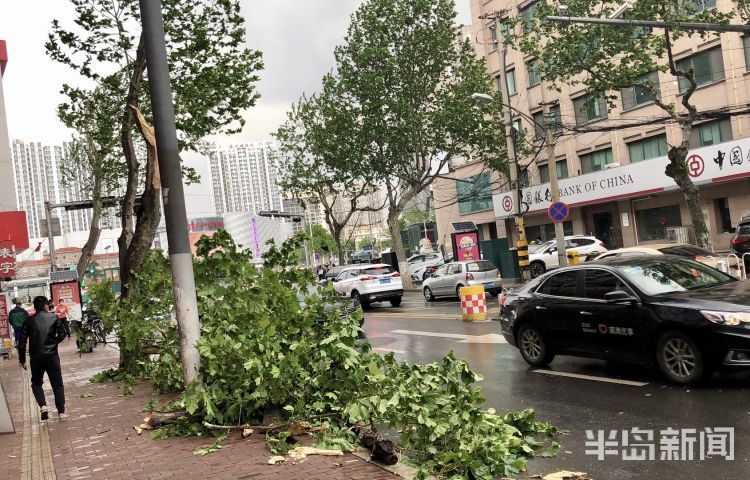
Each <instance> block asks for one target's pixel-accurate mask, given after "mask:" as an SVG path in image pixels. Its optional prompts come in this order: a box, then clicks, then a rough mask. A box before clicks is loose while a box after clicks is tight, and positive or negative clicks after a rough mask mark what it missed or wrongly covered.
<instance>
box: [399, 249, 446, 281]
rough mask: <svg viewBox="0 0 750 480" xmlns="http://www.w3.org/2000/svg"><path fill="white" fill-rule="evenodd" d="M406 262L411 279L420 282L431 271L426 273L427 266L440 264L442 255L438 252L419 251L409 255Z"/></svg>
mask: <svg viewBox="0 0 750 480" xmlns="http://www.w3.org/2000/svg"><path fill="white" fill-rule="evenodd" d="M407 262H408V263H409V272H411V278H412V280H414V281H416V282H422V281H424V280H425V279H426V278H427V277H429V276H430V273H432V272H429V273H428V272H427V268H428V267H437V266H439V265H441V264H442V262H443V256H442V255H440V254H439V253H420V254H419V255H413V256H411V257H409V259H408V260H407Z"/></svg>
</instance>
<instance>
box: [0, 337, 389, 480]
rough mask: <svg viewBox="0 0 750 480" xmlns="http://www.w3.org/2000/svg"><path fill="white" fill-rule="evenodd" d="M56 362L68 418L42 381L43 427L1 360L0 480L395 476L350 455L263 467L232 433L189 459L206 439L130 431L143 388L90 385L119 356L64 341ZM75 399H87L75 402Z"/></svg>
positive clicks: (256, 453) (147, 391)
mask: <svg viewBox="0 0 750 480" xmlns="http://www.w3.org/2000/svg"><path fill="white" fill-rule="evenodd" d="M60 357H61V363H62V365H63V378H64V381H65V394H66V401H67V405H66V411H67V413H68V414H69V419H68V420H66V421H64V422H59V421H58V420H57V413H56V412H55V411H54V401H53V397H52V392H51V390H50V389H49V383H48V382H47V379H46V377H45V391H46V393H47V404H48V405H52V407H51V409H52V411H51V412H50V420H49V422H48V423H47V424H46V425H45V424H44V423H41V422H39V420H38V418H39V417H38V408H37V407H36V405H35V404H34V403H33V397H32V396H31V392H30V387H29V386H28V383H24V382H28V375H26V376H24V374H23V370H22V369H21V368H20V367H19V366H18V357H17V356H14V357H12V358H11V359H10V360H9V361H5V362H2V361H0V362H2V363H0V381H2V384H3V388H4V389H5V392H6V394H7V396H8V404H9V406H10V409H11V415H12V416H13V422H14V425H15V428H16V433H15V434H0V480H6V479H7V480H16V479H19V478H20V479H30V480H42V479H55V478H57V479H65V480H68V479H76V480H78V479H85V478H88V479H113V480H114V479H133V480H136V479H138V480H139V479H166V478H175V479H177V478H195V479H202V478H211V479H220V480H221V479H227V480H229V479H231V480H249V479H253V480H256V479H279V480H281V479H289V478H300V479H302V478H304V479H311V480H313V479H320V480H323V479H326V480H329V479H333V480H359V479H362V480H396V479H398V478H399V477H397V476H395V475H394V474H392V473H389V472H387V471H385V470H382V469H381V468H379V467H377V466H375V465H372V464H370V463H367V462H366V461H364V460H361V459H359V458H357V457H355V456H353V455H345V456H343V457H320V456H310V457H308V458H307V459H305V460H304V461H303V462H301V463H298V464H296V465H291V464H289V465H278V466H272V465H268V463H267V462H268V459H269V458H270V457H271V456H272V455H271V453H270V452H269V451H268V449H267V448H266V446H265V440H264V437H263V436H262V435H253V436H251V437H250V438H248V439H242V438H240V437H239V433H237V434H236V435H232V436H231V437H230V438H228V439H227V440H226V441H225V442H224V443H223V448H222V449H221V450H219V451H218V452H215V453H212V454H210V455H208V456H205V457H199V456H196V455H193V453H192V452H193V450H195V449H197V448H202V447H206V446H208V445H209V444H211V442H212V441H213V439H211V438H199V437H193V438H169V439H161V440H153V439H152V438H151V436H150V435H149V432H148V431H144V432H143V434H142V435H138V434H137V433H136V432H135V430H134V429H133V425H140V424H141V423H142V422H143V417H144V413H143V412H142V409H143V406H144V405H145V404H146V403H147V402H148V401H149V400H150V399H151V398H156V399H157V401H158V395H156V394H154V393H153V392H152V390H151V388H150V386H148V385H146V384H142V385H136V386H134V387H133V395H132V396H122V388H121V386H119V385H117V384H113V383H102V384H94V383H90V382H89V378H91V376H92V375H93V374H94V373H96V372H98V371H101V370H104V369H107V368H111V367H113V366H115V365H116V363H117V358H118V351H117V350H116V349H115V348H114V347H111V346H106V347H105V346H101V345H100V346H99V347H97V348H96V349H95V350H94V352H93V353H89V354H84V355H83V356H82V357H80V358H79V355H78V353H77V351H76V350H75V343H74V342H73V341H72V340H70V341H65V342H63V343H62V344H61V347H60ZM82 394H91V395H92V396H91V397H89V398H81V395H82ZM24 401H26V403H27V407H26V410H27V412H26V417H25V418H24ZM32 408H33V410H32ZM47 435H48V438H49V440H48V441H47V440H46V438H47ZM45 442H46V443H47V447H45ZM32 452H33V453H32ZM52 470H54V474H53V473H51V472H52Z"/></svg>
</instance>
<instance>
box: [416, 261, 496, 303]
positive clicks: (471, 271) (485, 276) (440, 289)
mask: <svg viewBox="0 0 750 480" xmlns="http://www.w3.org/2000/svg"><path fill="white" fill-rule="evenodd" d="M474 285H483V286H484V290H485V291H486V292H489V293H490V294H491V295H493V296H497V295H498V294H499V293H500V291H501V290H502V289H503V279H502V277H501V276H500V270H498V268H497V267H496V266H495V264H494V263H492V262H490V261H489V260H466V261H463V262H452V263H446V264H445V265H442V266H440V267H438V269H437V270H435V272H434V273H433V274H432V275H431V276H430V277H429V278H427V279H426V280H425V281H424V284H423V285H422V293H423V294H424V298H425V300H427V301H431V300H434V299H435V297H445V296H458V295H459V293H458V292H459V290H460V289H461V287H470V286H474Z"/></svg>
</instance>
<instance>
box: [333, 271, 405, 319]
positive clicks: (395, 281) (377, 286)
mask: <svg viewBox="0 0 750 480" xmlns="http://www.w3.org/2000/svg"><path fill="white" fill-rule="evenodd" d="M333 288H334V289H336V291H337V292H339V294H340V295H342V296H344V297H349V298H351V299H352V300H356V301H357V302H359V303H360V304H361V305H362V308H363V309H365V310H366V309H367V308H369V307H370V304H371V303H373V302H383V301H388V302H390V303H391V305H393V306H394V307H398V306H399V305H401V297H402V296H403V295H404V287H403V285H402V283H401V274H400V273H398V272H397V271H395V270H394V269H393V267H391V266H390V265H388V264H385V263H378V264H373V265H348V266H347V267H345V268H344V269H342V270H341V272H340V273H339V274H338V276H337V277H336V278H334V279H333Z"/></svg>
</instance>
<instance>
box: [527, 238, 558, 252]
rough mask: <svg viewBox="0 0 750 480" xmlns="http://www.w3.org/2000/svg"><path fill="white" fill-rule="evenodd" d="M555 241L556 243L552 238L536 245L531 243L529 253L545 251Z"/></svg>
mask: <svg viewBox="0 0 750 480" xmlns="http://www.w3.org/2000/svg"><path fill="white" fill-rule="evenodd" d="M553 243H555V242H554V241H552V240H550V241H548V242H544V243H537V244H535V245H529V254H532V253H542V251H544V249H546V248H547V247H549V246H550V245H552V244H553Z"/></svg>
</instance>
